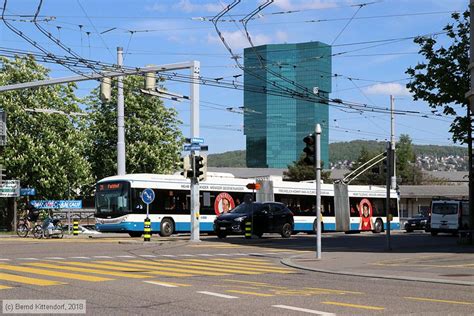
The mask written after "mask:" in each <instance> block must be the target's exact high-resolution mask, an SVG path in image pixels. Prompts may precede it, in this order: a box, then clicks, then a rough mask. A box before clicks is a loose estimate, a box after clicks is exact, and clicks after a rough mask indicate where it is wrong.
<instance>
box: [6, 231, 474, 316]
mask: <svg viewBox="0 0 474 316" xmlns="http://www.w3.org/2000/svg"><path fill="white" fill-rule="evenodd" d="M188 239H189V236H180V237H173V238H170V239H160V238H159V237H156V238H155V237H154V238H153V241H152V242H150V243H148V244H144V243H143V242H142V241H141V239H136V238H135V239H133V238H128V237H118V238H103V237H101V238H83V237H81V238H78V239H77V238H76V239H72V238H71V239H69V238H68V239H63V240H42V241H38V240H34V239H30V238H28V239H19V238H0V300H2V302H3V303H4V304H5V302H8V300H18V299H22V300H29V299H31V300H85V303H86V311H87V314H90V315H142V314H148V315H149V314H160V315H230V314H240V315H263V314H272V315H304V314H319V315H330V314H337V315H371V314H390V315H394V314H398V315H406V314H417V315H448V314H451V315H472V314H473V311H474V291H473V287H469V286H456V285H447V284H434V283H423V282H408V281H395V280H382V279H373V278H361V277H353V276H340V275H329V274H324V273H315V272H310V271H304V270H298V269H292V268H289V267H286V266H284V265H282V264H281V263H280V261H281V259H282V258H286V257H289V256H294V255H296V254H304V253H305V252H313V251H314V241H315V240H314V239H315V238H314V236H307V235H297V236H295V237H292V238H290V239H286V240H285V239H281V238H278V237H274V238H264V239H259V240H253V239H252V240H245V239H243V238H242V237H232V238H227V239H226V240H219V239H217V238H216V237H213V236H209V237H203V238H202V239H203V241H202V242H199V243H195V242H189V241H188ZM452 242H453V239H452V238H438V239H436V240H433V239H432V238H431V236H429V237H428V235H425V234H403V235H402V234H401V235H400V238H395V240H394V248H395V250H394V252H393V259H394V260H395V259H396V258H397V256H398V255H399V254H401V253H403V252H411V253H413V252H420V253H423V252H424V251H426V249H432V247H433V246H435V245H438V247H437V248H439V251H440V253H447V252H448V251H449V250H450V247H451V245H452ZM323 247H326V248H323V255H324V251H327V252H328V253H330V252H331V253H333V255H337V254H341V260H350V257H351V256H350V253H351V251H352V252H353V253H356V252H362V251H370V250H373V251H374V252H377V251H379V252H381V253H382V252H383V249H384V243H383V238H380V237H374V236H372V235H362V234H361V235H344V234H342V235H341V234H325V235H324V238H323ZM351 249H352V250H351ZM348 258H349V259H348ZM323 260H324V258H323ZM384 262H387V261H386V260H385V261H384ZM387 267H388V268H387V269H389V266H388V265H387ZM472 267H473V268H474V264H473V265H472ZM440 269H441V267H440ZM3 312H4V311H3Z"/></svg>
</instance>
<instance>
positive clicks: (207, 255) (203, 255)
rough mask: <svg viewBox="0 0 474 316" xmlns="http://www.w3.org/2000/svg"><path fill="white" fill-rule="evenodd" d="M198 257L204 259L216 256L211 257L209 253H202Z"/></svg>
mask: <svg viewBox="0 0 474 316" xmlns="http://www.w3.org/2000/svg"><path fill="white" fill-rule="evenodd" d="M198 256H202V257H213V256H214V255H210V254H208V253H200V254H198Z"/></svg>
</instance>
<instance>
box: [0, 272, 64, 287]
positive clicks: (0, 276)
mask: <svg viewBox="0 0 474 316" xmlns="http://www.w3.org/2000/svg"><path fill="white" fill-rule="evenodd" d="M0 280H2V281H10V282H15V283H22V284H29V285H39V286H48V285H60V284H66V283H62V282H58V281H50V280H45V279H39V278H29V277H24V276H21V275H16V274H9V273H1V272H0ZM6 288H10V287H8V286H7V287H6Z"/></svg>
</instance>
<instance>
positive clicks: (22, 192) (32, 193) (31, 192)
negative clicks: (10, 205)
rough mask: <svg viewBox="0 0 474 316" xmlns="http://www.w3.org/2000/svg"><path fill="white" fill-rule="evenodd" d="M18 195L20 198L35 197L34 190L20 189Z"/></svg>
mask: <svg viewBox="0 0 474 316" xmlns="http://www.w3.org/2000/svg"><path fill="white" fill-rule="evenodd" d="M20 195H21V196H25V195H36V189H35V188H21V189H20Z"/></svg>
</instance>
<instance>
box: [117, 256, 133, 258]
mask: <svg viewBox="0 0 474 316" xmlns="http://www.w3.org/2000/svg"><path fill="white" fill-rule="evenodd" d="M117 258H136V256H128V255H123V256H117Z"/></svg>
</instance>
